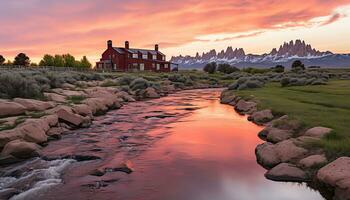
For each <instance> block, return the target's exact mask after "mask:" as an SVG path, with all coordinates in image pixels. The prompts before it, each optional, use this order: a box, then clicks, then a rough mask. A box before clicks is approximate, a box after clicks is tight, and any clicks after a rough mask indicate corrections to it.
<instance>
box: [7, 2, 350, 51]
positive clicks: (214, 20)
mask: <svg viewBox="0 0 350 200" xmlns="http://www.w3.org/2000/svg"><path fill="white" fill-rule="evenodd" d="M349 3H350V0H337V1H333V0H309V1H305V0H290V1H283V2H281V1H278V0H261V1H255V0H221V1H216V0H206V1H202V0H179V1H171V0H139V1H137V0H130V1H121V0H106V1H103V2H101V1H98V0H90V1H83V0H61V1H41V0H27V1H6V2H3V1H1V2H0V25H1V29H0V54H5V56H8V57H9V56H11V57H13V56H14V55H15V54H16V52H28V54H30V56H32V57H41V56H42V55H43V54H44V53H52V54H53V53H66V52H69V53H72V54H75V55H79V56H80V55H89V56H98V55H100V53H101V51H103V49H104V48H105V41H106V40H108V39H112V40H113V42H114V44H115V45H116V46H118V44H119V45H123V42H124V40H129V41H130V43H131V45H132V46H137V47H151V46H153V45H152V44H155V43H160V44H161V48H165V47H173V46H178V45H182V44H186V43H188V42H191V41H196V39H195V38H196V37H198V36H201V35H207V34H218V33H232V34H235V33H239V32H248V31H249V32H252V31H253V32H254V31H256V30H257V29H275V28H276V25H279V24H288V25H286V27H287V26H302V25H303V24H304V23H306V22H307V21H309V20H310V19H312V18H315V17H320V16H325V15H330V14H331V13H332V12H333V11H334V9H335V8H337V7H339V6H343V5H347V4H349ZM339 18H340V16H339V15H333V16H332V17H331V18H330V19H329V20H328V21H327V22H326V23H332V22H334V21H336V20H337V19H339ZM326 23H325V24H326ZM254 33H255V32H254ZM254 33H253V34H243V35H239V36H237V38H240V37H253V36H255V35H258V34H260V33H259V32H257V33H255V34H254ZM226 39H228V38H226ZM231 39H234V38H231ZM194 51H196V50H194Z"/></svg>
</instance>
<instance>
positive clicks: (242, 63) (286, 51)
mask: <svg viewBox="0 0 350 200" xmlns="http://www.w3.org/2000/svg"><path fill="white" fill-rule="evenodd" d="M294 60H302V61H305V64H308V65H317V66H324V67H350V54H333V53H332V52H330V51H326V52H321V51H318V50H316V49H314V48H312V47H311V45H310V44H306V43H305V42H304V41H301V40H296V41H295V42H294V41H290V42H285V43H284V44H283V45H281V46H280V47H279V48H278V49H276V48H274V49H272V50H271V52H270V53H265V54H262V55H255V54H246V53H245V51H244V50H243V49H242V48H235V49H233V48H232V47H227V49H226V51H225V50H222V51H220V52H216V50H211V51H209V52H206V53H202V55H200V54H199V53H197V54H196V56H194V57H192V56H181V55H180V56H176V57H172V58H171V62H174V63H178V64H179V65H180V66H181V67H186V68H201V67H203V66H204V65H205V64H207V63H209V62H217V63H229V64H232V65H236V66H238V67H271V66H275V65H277V64H283V65H286V66H290V63H292V62H293V61H294Z"/></svg>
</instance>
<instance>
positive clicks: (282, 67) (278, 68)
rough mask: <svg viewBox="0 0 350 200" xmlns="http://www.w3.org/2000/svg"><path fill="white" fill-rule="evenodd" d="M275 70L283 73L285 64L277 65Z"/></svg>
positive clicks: (273, 69)
mask: <svg viewBox="0 0 350 200" xmlns="http://www.w3.org/2000/svg"><path fill="white" fill-rule="evenodd" d="M272 71H273V72H276V73H283V72H284V66H283V65H276V67H273V68H272Z"/></svg>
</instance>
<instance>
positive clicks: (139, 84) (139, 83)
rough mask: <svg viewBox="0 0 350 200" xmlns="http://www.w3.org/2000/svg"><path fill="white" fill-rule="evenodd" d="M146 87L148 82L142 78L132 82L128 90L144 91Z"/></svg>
mask: <svg viewBox="0 0 350 200" xmlns="http://www.w3.org/2000/svg"><path fill="white" fill-rule="evenodd" d="M148 86H149V83H148V81H147V80H145V79H143V78H137V79H135V80H133V81H132V82H131V84H130V88H131V89H132V90H140V89H146V88H147V87H148Z"/></svg>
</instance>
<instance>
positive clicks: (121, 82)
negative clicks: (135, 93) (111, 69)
mask: <svg viewBox="0 0 350 200" xmlns="http://www.w3.org/2000/svg"><path fill="white" fill-rule="evenodd" d="M133 80H135V77H132V76H122V77H119V78H117V80H116V82H117V83H118V85H130V84H131V82H132V81H133Z"/></svg>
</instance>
